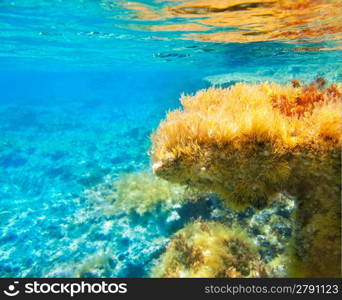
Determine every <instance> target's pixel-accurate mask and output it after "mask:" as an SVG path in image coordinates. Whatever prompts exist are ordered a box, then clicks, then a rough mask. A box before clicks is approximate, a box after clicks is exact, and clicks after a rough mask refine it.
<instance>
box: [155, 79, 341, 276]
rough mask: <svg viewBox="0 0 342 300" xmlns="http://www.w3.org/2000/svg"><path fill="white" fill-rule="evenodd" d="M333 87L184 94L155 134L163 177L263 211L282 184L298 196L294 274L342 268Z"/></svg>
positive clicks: (270, 86) (336, 92)
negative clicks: (178, 104) (180, 105)
mask: <svg viewBox="0 0 342 300" xmlns="http://www.w3.org/2000/svg"><path fill="white" fill-rule="evenodd" d="M325 85H326V83H325V81H324V80H323V79H321V78H318V79H317V80H316V81H315V82H312V83H311V84H309V85H307V86H305V85H301V83H300V82H299V81H296V80H294V81H293V82H292V85H291V84H289V85H286V86H282V85H278V84H275V83H262V84H258V85H247V84H243V83H238V84H236V85H235V86H233V87H230V88H227V89H219V88H210V89H208V90H202V91H199V92H197V93H196V95H194V96H182V99H181V102H182V104H183V107H184V109H183V110H176V111H173V112H170V113H169V114H168V116H167V119H166V120H165V121H163V122H162V123H161V124H160V126H159V128H158V130H157V132H156V133H155V134H154V135H153V136H152V140H153V148H152V160H153V169H154V172H155V173H156V174H157V175H158V176H160V177H162V178H164V179H167V180H170V181H172V182H177V183H181V184H186V185H191V186H192V187H196V188H198V189H199V190H201V191H206V192H214V193H217V194H218V195H219V196H220V197H221V198H222V200H223V203H224V205H226V206H232V207H233V208H236V209H242V208H245V207H248V206H253V207H255V208H258V209H261V208H265V207H267V206H268V205H269V202H270V199H271V198H272V196H273V195H274V194H276V193H278V192H282V191H286V192H288V193H290V194H291V195H293V196H295V197H296V198H297V209H296V210H297V212H296V225H295V232H296V234H295V236H296V237H295V239H294V240H295V241H294V244H295V246H294V251H293V255H292V267H291V268H290V269H291V270H290V275H291V274H293V275H295V276H339V275H340V265H341V257H340V256H341V245H340V242H341V240H340V238H341V232H340V231H341V224H340V223H341V220H340V217H341V207H340V193H341V174H340V164H341V152H340V147H341V144H342V135H341V123H342V122H341V87H340V85H337V84H331V85H330V86H328V87H327V88H325ZM298 261H301V263H300V265H301V266H300V269H301V272H300V273H299V272H298V269H299V268H298V266H299V263H298Z"/></svg>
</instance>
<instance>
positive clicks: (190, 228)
mask: <svg viewBox="0 0 342 300" xmlns="http://www.w3.org/2000/svg"><path fill="white" fill-rule="evenodd" d="M266 275H267V274H266V271H265V268H264V265H263V263H262V261H261V260H260V256H259V254H258V252H257V249H256V247H255V245H254V244H253V242H252V241H251V240H250V239H249V237H248V236H247V234H246V233H245V232H243V231H241V230H240V229H232V228H229V227H227V226H225V225H223V224H221V223H218V222H201V221H196V222H193V223H189V224H188V225H186V226H185V227H184V228H182V229H181V230H179V231H178V232H176V233H175V234H174V236H173V237H172V239H171V241H170V243H169V244H168V246H167V249H166V252H165V253H164V254H163V255H162V256H161V258H160V259H159V261H158V262H157V264H156V265H155V266H154V267H153V268H152V272H151V276H152V277H176V278H182V277H202V278H207V277H209V278H210V277H228V278H232V277H265V276H266Z"/></svg>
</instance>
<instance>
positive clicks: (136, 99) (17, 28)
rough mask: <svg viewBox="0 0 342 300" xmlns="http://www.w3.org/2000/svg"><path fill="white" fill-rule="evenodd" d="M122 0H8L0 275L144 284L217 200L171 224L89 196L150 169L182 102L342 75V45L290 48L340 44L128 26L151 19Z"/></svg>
mask: <svg viewBox="0 0 342 300" xmlns="http://www.w3.org/2000/svg"><path fill="white" fill-rule="evenodd" d="M121 2H125V1H117V2H116V1H93V0H83V1H82V0H68V1H66V0H65V1H52V0H51V1H47V0H46V1H44V0H36V1H33V0H32V1H29V0H20V1H19V0H17V1H15V0H2V1H0V28H1V31H0V202H1V205H0V277H53V276H59V277H60V276H63V277H73V276H86V277H93V276H100V277H105V276H108V277H118V276H119V277H143V276H148V268H149V264H151V263H152V262H153V259H155V258H157V257H158V256H159V255H160V253H161V252H162V251H163V249H164V247H165V244H166V243H167V241H168V238H169V237H170V235H171V234H172V233H173V232H174V231H175V230H177V229H178V228H180V227H181V226H182V224H185V223H186V222H188V221H190V220H191V218H195V217H199V216H202V217H203V218H206V217H208V216H207V215H206V214H208V210H209V209H210V205H212V204H210V203H209V204H206V205H207V206H205V207H197V208H196V210H197V211H196V212H195V210H191V208H186V209H184V211H182V212H180V213H181V215H182V219H181V221H178V222H175V223H174V224H165V222H164V219H163V217H164V216H163V214H162V213H160V215H158V216H155V215H152V216H148V217H146V218H145V219H141V218H140V219H139V218H137V219H133V220H132V219H130V218H129V217H127V216H125V215H122V216H121V215H115V216H108V215H105V214H103V213H102V212H101V209H99V206H97V205H96V204H94V202H93V201H92V200H91V199H90V198H89V197H88V196H87V193H86V191H87V190H91V189H93V188H94V187H96V186H98V185H101V184H102V183H104V182H106V181H108V180H109V179H112V178H116V177H117V176H118V175H119V174H121V173H131V172H135V171H140V170H144V169H146V168H149V167H150V161H149V156H148V151H149V148H150V140H149V136H150V134H151V132H152V131H153V130H154V129H155V128H156V127H157V126H158V124H159V122H160V121H161V120H162V119H163V118H164V117H165V115H166V113H167V112H168V111H170V110H172V109H175V108H177V107H179V106H180V104H179V96H180V95H181V93H193V92H195V91H196V90H198V89H202V88H207V87H209V86H210V85H212V84H217V83H220V84H222V85H229V84H232V83H234V82H236V81H247V82H253V81H257V78H258V77H259V78H267V79H268V80H273V81H277V82H286V81H288V80H289V79H291V78H293V77H296V78H299V79H303V80H306V81H309V80H311V79H313V78H315V77H317V76H324V77H326V78H327V79H328V80H330V81H340V80H341V74H342V72H341V69H340V63H341V52H340V51H339V50H332V51H294V50H293V49H294V48H295V47H298V45H300V47H303V45H305V47H309V48H310V47H330V48H332V47H333V46H334V45H336V41H329V40H328V41H324V42H323V41H320V42H315V43H312V42H310V41H300V43H299V42H298V43H297V42H291V43H288V42H285V41H284V42H281V41H278V42H274V41H273V42H271V41H265V42H255V43H244V44H243V43H241V44H239V43H225V44H224V43H206V42H199V41H195V40H189V39H182V38H180V33H179V32H151V31H147V30H145V31H144V30H136V29H134V27H132V26H128V25H135V24H141V23H143V21H141V20H136V19H135V17H134V15H132V13H131V12H130V11H128V10H127V9H125V8H124V7H122V6H121V4H120V3H121ZM142 2H144V3H152V2H153V3H154V1H147V0H146V1H142ZM158 3H159V2H156V3H155V5H162V4H158ZM149 22H155V23H160V22H163V21H149ZM173 22H177V20H173ZM222 74H224V75H222ZM217 75H219V77H217ZM215 76H216V77H215ZM229 76H231V79H230V77H229ZM215 78H216V81H215ZM217 78H219V79H218V80H217ZM227 78H228V79H227ZM88 263H89V264H90V267H86V268H84V269H85V270H86V271H83V269H82V266H84V265H87V264H88ZM80 270H81V271H80Z"/></svg>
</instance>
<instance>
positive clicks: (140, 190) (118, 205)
mask: <svg viewBox="0 0 342 300" xmlns="http://www.w3.org/2000/svg"><path fill="white" fill-rule="evenodd" d="M98 189H100V190H101V189H102V190H103V191H105V192H106V193H107V194H106V195H103V200H104V201H106V202H108V203H109V204H111V205H110V206H106V211H105V214H109V215H111V214H115V213H128V214H130V213H132V212H134V213H137V214H138V215H140V216H142V215H144V214H146V213H148V212H151V211H153V210H156V209H157V208H161V209H162V210H165V211H166V210H170V209H172V207H173V206H175V205H176V206H177V205H179V204H180V203H182V202H183V201H185V200H191V199H195V194H194V193H193V192H191V191H190V189H188V188H187V187H185V186H182V185H178V184H174V183H171V182H169V181H166V180H164V179H161V178H159V177H157V176H156V175H154V174H153V173H152V172H151V171H150V170H143V171H138V172H134V173H127V174H121V175H120V176H119V177H118V178H117V179H115V180H113V181H111V182H109V183H106V184H104V185H103V184H102V185H100V186H99V187H98ZM89 192H93V193H94V192H95V191H94V190H93V191H91V190H90V191H89Z"/></svg>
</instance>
